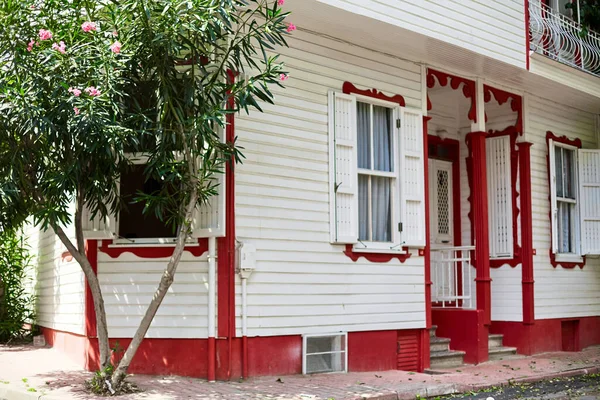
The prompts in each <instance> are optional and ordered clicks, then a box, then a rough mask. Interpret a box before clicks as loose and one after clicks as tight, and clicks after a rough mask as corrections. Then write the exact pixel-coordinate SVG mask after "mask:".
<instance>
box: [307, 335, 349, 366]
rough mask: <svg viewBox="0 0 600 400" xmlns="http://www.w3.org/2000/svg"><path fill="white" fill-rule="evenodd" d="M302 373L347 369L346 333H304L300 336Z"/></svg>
mask: <svg viewBox="0 0 600 400" xmlns="http://www.w3.org/2000/svg"><path fill="white" fill-rule="evenodd" d="M302 340H303V344H302V353H303V357H302V373H303V374H318V373H325V372H347V371H348V352H347V348H348V334H347V333H332V334H320V335H305V336H303V338H302Z"/></svg>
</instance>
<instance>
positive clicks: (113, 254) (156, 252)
mask: <svg viewBox="0 0 600 400" xmlns="http://www.w3.org/2000/svg"><path fill="white" fill-rule="evenodd" d="M112 243H113V241H112V240H102V244H101V246H100V249H99V250H100V252H102V253H104V254H106V255H108V256H109V257H110V258H117V257H119V256H120V255H121V254H124V253H131V254H133V255H135V256H137V257H139V258H167V257H171V256H172V255H173V251H175V245H173V246H160V247H159V246H155V247H144V246H135V245H131V246H120V245H119V246H111V244H112ZM184 250H185V251H188V252H190V253H191V254H192V255H193V256H194V257H200V256H201V255H202V254H204V253H205V252H207V251H208V240H207V239H198V245H197V246H185V247H184Z"/></svg>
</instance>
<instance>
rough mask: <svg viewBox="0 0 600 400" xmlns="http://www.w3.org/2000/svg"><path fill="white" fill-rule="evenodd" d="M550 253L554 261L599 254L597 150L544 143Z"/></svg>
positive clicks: (599, 170) (599, 173) (599, 155)
mask: <svg viewBox="0 0 600 400" xmlns="http://www.w3.org/2000/svg"><path fill="white" fill-rule="evenodd" d="M548 158H549V168H550V199H551V223H552V253H553V254H554V255H555V257H556V261H557V262H581V261H583V259H582V256H585V255H591V254H600V150H583V149H579V148H578V147H577V146H574V145H572V144H567V143H562V142H558V141H555V140H553V139H549V140H548Z"/></svg>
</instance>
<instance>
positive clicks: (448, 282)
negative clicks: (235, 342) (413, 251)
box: [431, 246, 475, 308]
mask: <svg viewBox="0 0 600 400" xmlns="http://www.w3.org/2000/svg"><path fill="white" fill-rule="evenodd" d="M473 250H475V246H460V247H432V248H431V281H432V282H433V287H432V291H431V301H432V302H433V303H434V307H462V308H472V307H473V302H472V296H471V284H472V282H473V279H472V276H471V274H472V269H473V268H472V266H471V252H472V251H473Z"/></svg>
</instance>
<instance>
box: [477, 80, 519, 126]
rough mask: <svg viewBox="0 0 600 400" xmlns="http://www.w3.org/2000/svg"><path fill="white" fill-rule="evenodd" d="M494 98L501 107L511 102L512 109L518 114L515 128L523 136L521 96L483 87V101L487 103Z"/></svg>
mask: <svg viewBox="0 0 600 400" xmlns="http://www.w3.org/2000/svg"><path fill="white" fill-rule="evenodd" d="M492 96H493V97H494V99H496V102H497V103H498V104H499V105H502V104H504V103H506V102H507V101H509V100H510V108H511V110H513V111H514V112H516V113H517V122H516V123H515V125H514V127H515V129H516V131H517V133H518V134H519V135H522V134H523V99H522V97H521V96H519V95H517V94H514V93H510V92H507V91H504V90H501V89H496V88H495V87H492V86H488V85H483V99H484V101H485V102H486V103H489V102H490V101H491V100H492Z"/></svg>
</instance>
